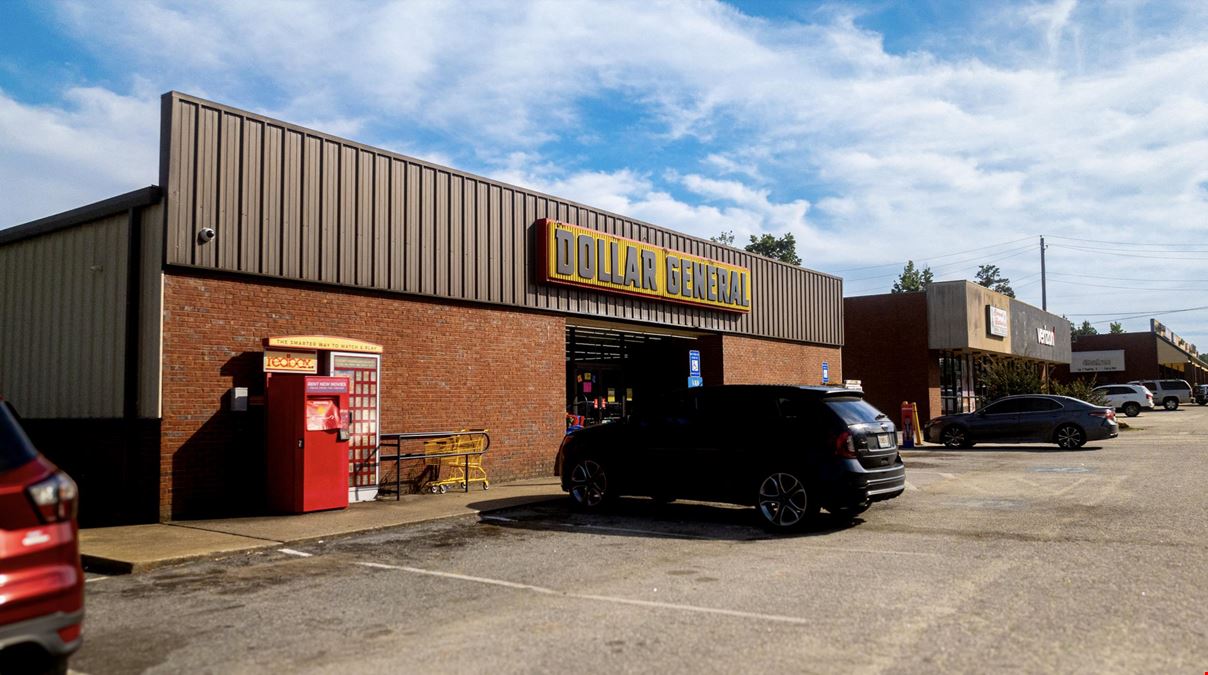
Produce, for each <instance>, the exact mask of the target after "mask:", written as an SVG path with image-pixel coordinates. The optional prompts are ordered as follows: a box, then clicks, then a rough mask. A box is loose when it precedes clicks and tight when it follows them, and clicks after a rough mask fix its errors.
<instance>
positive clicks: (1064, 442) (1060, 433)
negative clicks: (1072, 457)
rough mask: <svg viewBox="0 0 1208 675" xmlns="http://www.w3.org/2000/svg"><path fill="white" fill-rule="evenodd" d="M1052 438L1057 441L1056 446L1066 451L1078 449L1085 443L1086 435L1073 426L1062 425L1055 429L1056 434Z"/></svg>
mask: <svg viewBox="0 0 1208 675" xmlns="http://www.w3.org/2000/svg"><path fill="white" fill-rule="evenodd" d="M1054 437H1055V439H1056V441H1057V446H1058V447H1061V448H1065V449H1067V450H1073V449H1074V448H1080V447H1082V444H1083V443H1086V434H1085V433H1083V431H1082V429H1079V428H1078V427H1076V426H1074V425H1073V424H1063V425H1061V426H1060V427H1057V433H1056V434H1054Z"/></svg>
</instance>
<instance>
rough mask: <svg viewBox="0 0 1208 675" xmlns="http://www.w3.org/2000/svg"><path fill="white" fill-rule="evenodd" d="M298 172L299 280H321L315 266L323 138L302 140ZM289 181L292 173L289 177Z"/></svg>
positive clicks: (319, 243)
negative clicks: (300, 278)
mask: <svg viewBox="0 0 1208 675" xmlns="http://www.w3.org/2000/svg"><path fill="white" fill-rule="evenodd" d="M301 152H302V164H301V174H300V175H299V176H298V184H299V187H298V191H299V196H300V199H301V208H300V210H299V220H298V225H299V230H300V237H299V239H300V241H299V246H298V248H299V254H298V262H297V265H298V269H299V270H300V274H301V277H302V278H303V279H321V278H322V275H321V274H320V273H319V268H320V265H321V263H322V260H323V253H322V251H323V242H322V236H323V224H322V221H323V210H322V196H323V191H322V188H321V182H320V171H319V167H320V163H321V162H322V161H323V141H321V140H319V139H317V138H310V137H307V138H305V139H303V141H302V148H301ZM289 182H290V184H291V185H292V184H293V176H292V174H291V176H290V181H289Z"/></svg>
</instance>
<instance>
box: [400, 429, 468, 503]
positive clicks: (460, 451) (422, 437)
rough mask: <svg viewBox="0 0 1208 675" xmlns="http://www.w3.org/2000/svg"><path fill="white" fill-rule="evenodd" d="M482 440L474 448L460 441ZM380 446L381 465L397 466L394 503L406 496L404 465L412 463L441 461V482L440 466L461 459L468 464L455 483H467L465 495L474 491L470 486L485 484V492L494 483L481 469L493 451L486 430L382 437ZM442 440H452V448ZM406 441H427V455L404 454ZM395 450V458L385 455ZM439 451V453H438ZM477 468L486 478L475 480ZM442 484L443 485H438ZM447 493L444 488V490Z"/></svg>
mask: <svg viewBox="0 0 1208 675" xmlns="http://www.w3.org/2000/svg"><path fill="white" fill-rule="evenodd" d="M479 437H480V438H481V439H482V440H481V442H476V443H474V444H473V445H472V446H467V445H464V444H461V443H458V442H457V441H458V440H460V439H464V438H479ZM380 439H381V441H380V443H379V444H378V450H377V451H378V462H390V461H392V462H394V499H395V501H398V499H399V495H401V494H402V484H403V481H402V476H403V473H402V463H403V462H405V461H409V460H415V459H422V460H425V461H428V460H437V461H438V464H436V465H435V466H436V469H437V472H438V474H437V478H438V479H439V477H440V476H439V470H440V466H442V465H443V466H451V465H452V463H446V460H447V459H452V458H455V457H460V458H462V459H463V460H464V461H463V462H462V464H461V466H459V467H458V468H461V469H462V476H461V479H460V480H454V482H464V483H465V491H466V492H469V491H470V483H474V482H481V483H482V484H483V489H486V488H487V487H488V486H489V485H490V483H489V482H488V481H487V480H486V473H485V472H482V469H481V457H482V455H483V454H485V453H486V451H487V448H489V447H491V436H490V434H488V433H487V430H486V429H465V430H462V431H410V432H406V433H399V434H382V435H381V436H380ZM442 439H451V440H452V441H453V443H451V444H440V443H439V441H440V440H442ZM406 441H426V442H425V444H424V445H425V446H427V447H426V448H425V451H424V452H403V443H404V442H406ZM446 447H451V448H452V450H444V449H443V448H446ZM390 448H393V449H394V452H393V454H384V453H383V452H382V451H383V450H386V449H390ZM434 450H435V451H434ZM471 458H477V459H478V460H479V461H478V462H472V461H471ZM475 468H477V469H478V470H479V472H480V473H481V474H482V475H481V476H480V477H474V476H473V475H472V470H473V469H475ZM437 482H438V483H439V481H437ZM442 491H443V488H442Z"/></svg>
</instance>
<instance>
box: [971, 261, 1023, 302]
mask: <svg viewBox="0 0 1208 675" xmlns="http://www.w3.org/2000/svg"><path fill="white" fill-rule="evenodd" d="M976 281H977V283H978V284H980V285H982V286H985V287H986V288H988V289H990V290H992V291H996V292H998V293H1002V294H1003V295H1005V296H1007V297H1008V298H1013V297H1015V291H1014V290H1012V289H1011V280H1010V279H1008V278H1006V277H1004V276H1002V271H1001V270H999V269H998V265H978V266H977V277H976Z"/></svg>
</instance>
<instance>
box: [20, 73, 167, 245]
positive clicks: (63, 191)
mask: <svg viewBox="0 0 1208 675" xmlns="http://www.w3.org/2000/svg"><path fill="white" fill-rule="evenodd" d="M63 98H64V101H63V104H62V105H61V106H31V105H26V104H23V103H21V102H19V101H16V100H14V99H13V98H12V97H11V96H9V95H7V94H6V93H5V92H3V91H0V148H3V149H4V151H3V153H0V185H2V186H3V189H0V227H7V226H10V225H16V224H18V223H23V222H27V221H30V220H34V219H37V218H41V217H43V216H48V215H51V214H54V213H58V212H60V211H64V210H67V209H71V208H75V207H77V206H82V205H84V204H87V203H90V202H94V201H99V200H101V199H106V198H108V197H112V196H114V195H116V194H120V193H122V192H127V191H130V190H134V189H137V188H140V187H145V186H147V185H154V184H155V183H156V182H157V181H158V180H159V150H158V141H159V99H158V97H154V96H153V97H146V96H142V95H136V96H120V95H117V94H114V93H112V92H110V91H107V90H105V89H99V88H75V89H69V90H67V91H66V92H65V93H64V96H63Z"/></svg>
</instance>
